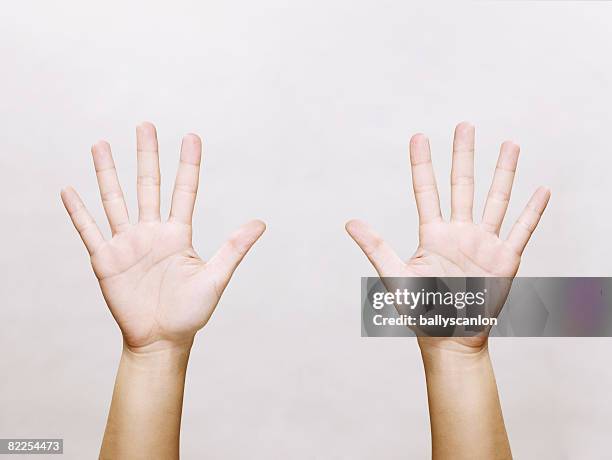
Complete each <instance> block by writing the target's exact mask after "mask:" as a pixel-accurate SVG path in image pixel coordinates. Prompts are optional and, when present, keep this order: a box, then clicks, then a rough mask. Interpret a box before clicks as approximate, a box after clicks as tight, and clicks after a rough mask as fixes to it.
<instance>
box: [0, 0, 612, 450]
mask: <svg viewBox="0 0 612 460" xmlns="http://www.w3.org/2000/svg"><path fill="white" fill-rule="evenodd" d="M611 21H612V5H611V4H609V3H606V2H594V3H589V2H559V3H557V2H548V1H546V2H453V3H434V4H431V5H426V4H424V3H423V4H419V3H417V4H411V3H410V2H403V1H401V2H400V1H397V2H390V1H380V0H377V1H348V0H342V1H339V0H327V1H318V0H317V1H309V2H299V3H298V2H286V1H280V0H279V1H269V0H266V1H259V2H248V1H225V2H211V1H207V2H202V1H200V2H195V1H193V2H186V1H178V0H175V1H172V2H163V3H155V2H152V1H148V2H142V3H134V2H113V1H105V2H95V3H94V2H82V1H70V2H66V1H65V2H45V1H39V2H28V1H24V2H12V3H10V4H7V5H5V7H4V8H3V11H2V17H1V19H0V59H1V64H2V70H1V72H0V95H1V97H0V179H1V180H0V194H1V196H2V201H1V211H2V226H1V227H0V241H1V243H0V244H1V248H2V256H1V259H0V260H1V262H0V263H1V265H0V275H1V276H0V283H1V289H2V291H1V292H2V297H1V298H2V303H1V305H0V369H1V373H2V378H1V379H0V437H2V438H7V437H22V438H23V437H62V438H64V439H65V452H66V453H65V455H64V457H65V458H70V459H83V458H95V457H96V455H97V451H98V448H99V444H100V441H101V437H102V433H103V429H104V425H105V419H106V415H107V409H108V405H109V402H110V397H111V392H112V387H113V381H114V377H115V371H116V366H117V363H118V358H119V355H120V350H121V337H120V333H119V330H118V328H117V327H116V325H115V324H114V321H113V319H112V317H111V315H110V314H109V312H108V310H107V308H106V305H105V304H104V301H103V299H102V296H101V294H100V292H99V289H98V286H97V282H96V280H95V278H94V276H93V273H92V271H91V268H90V265H89V262H88V257H87V254H86V251H85V249H84V247H83V246H82V244H81V242H80V240H79V238H78V236H77V234H76V233H75V231H74V229H73V228H72V226H71V224H70V222H69V220H68V218H67V216H66V214H65V211H64V209H63V207H62V204H61V202H60V198H59V190H60V188H61V187H62V186H64V185H68V184H70V185H73V186H74V187H75V188H76V189H77V190H78V191H79V192H80V193H81V195H82V196H83V199H84V201H85V202H86V204H87V205H88V207H89V208H90V210H91V211H92V213H93V214H94V216H95V218H96V220H97V221H98V222H99V223H100V225H101V226H102V227H104V231H105V232H106V234H108V226H107V225H106V221H105V219H104V213H103V210H102V206H101V204H100V201H99V197H98V191H97V187H96V181H95V174H94V170H93V165H92V161H91V156H90V153H89V147H90V145H91V144H92V143H94V142H95V141H96V140H98V139H100V138H103V139H106V140H108V141H109V142H110V143H111V145H112V146H113V150H114V155H115V161H116V164H117V167H118V170H119V176H120V179H121V181H122V184H123V186H124V191H125V193H126V195H127V198H128V201H129V206H130V211H131V216H132V218H133V217H135V216H136V212H135V210H136V206H135V205H136V203H135V177H136V174H135V166H136V164H135V163H136V161H135V160H136V155H135V130H134V128H135V125H136V124H137V123H138V122H140V121H142V120H150V121H153V122H154V123H156V124H157V127H158V131H159V139H160V148H161V167H162V183H163V186H162V187H163V188H162V202H163V210H162V211H163V213H167V210H168V204H169V196H170V192H171V187H172V183H173V179H174V175H175V171H176V165H177V161H178V149H179V145H180V139H181V136H182V135H183V134H184V133H187V132H191V131H193V132H197V133H199V134H200V135H201V136H202V137H203V139H204V144H205V154H204V155H205V157H204V163H203V164H204V168H203V174H202V178H201V182H200V185H201V188H200V195H199V199H198V203H197V206H196V216H195V222H194V225H195V235H194V246H195V248H196V249H197V250H198V252H199V253H200V254H201V255H203V256H204V257H208V256H210V255H211V254H212V253H213V252H214V251H215V250H216V248H217V247H218V246H219V245H220V244H221V243H222V242H223V240H224V239H225V238H226V237H227V236H228V235H229V234H230V233H231V232H232V231H233V230H234V229H235V228H236V227H237V226H239V225H240V224H241V223H243V222H245V221H247V220H248V219H251V218H261V219H263V220H265V221H266V222H267V224H268V230H267V232H266V234H265V235H264V237H263V238H262V240H261V241H260V242H259V243H257V245H256V246H255V248H254V250H253V251H252V253H250V254H249V255H248V257H247V258H246V259H245V260H244V262H243V264H242V265H241V266H240V268H239V269H238V271H237V272H236V274H235V276H234V279H233V280H232V282H231V284H230V286H229V288H228V289H227V291H226V293H225V294H224V296H223V299H222V300H221V302H220V304H219V306H218V308H217V311H216V312H215V314H214V315H213V318H212V320H211V321H210V323H209V324H208V325H207V326H206V328H205V329H204V330H203V331H201V332H200V333H199V334H198V337H197V340H196V344H195V347H194V350H193V353H192V357H191V362H190V364H189V372H188V379H187V388H186V395H185V405H184V417H183V430H182V453H183V457H184V458H186V459H199V458H215V459H218V458H227V459H244V458H249V459H289V458H290V459H374V458H375V459H400V458H426V457H427V456H428V455H430V447H429V425H428V415H427V405H426V396H425V386H424V379H423V371H422V366H421V362H420V358H419V354H418V349H417V346H416V343H415V342H414V341H413V340H412V339H392V338H390V339H374V338H373V339H365V338H361V337H360V314H359V308H360V304H359V297H360V277H361V276H368V275H373V274H374V271H373V269H372V268H371V267H370V265H369V263H368V262H367V260H366V259H365V257H364V256H363V255H362V254H361V252H360V251H359V249H358V248H357V246H356V245H354V243H353V242H352V241H351V240H350V239H349V238H348V236H347V235H346V234H345V232H344V228H343V226H344V223H345V221H346V220H348V219H350V218H353V217H359V218H362V219H365V220H367V221H368V222H370V223H371V224H372V226H374V227H375V228H376V229H377V230H378V231H379V232H380V233H381V234H383V235H384V236H385V238H386V239H387V240H388V241H389V242H390V243H391V244H392V245H393V246H394V247H395V248H396V250H397V251H398V252H399V253H400V254H401V255H402V256H403V257H409V256H410V255H411V254H412V252H413V251H414V249H415V248H416V244H417V239H416V236H417V221H416V210H415V206H414V201H413V197H412V191H411V185H410V169H409V162H408V150H407V146H408V140H409V138H410V136H411V135H412V134H414V133H416V132H419V131H422V132H425V133H427V134H428V135H429V136H430V138H431V144H432V148H433V157H434V166H435V168H436V171H437V174H438V183H439V187H440V193H441V196H442V201H443V209H444V211H445V212H446V215H447V216H448V212H447V210H448V209H449V202H450V201H449V193H448V192H449V179H448V177H449V169H450V151H451V139H452V131H453V128H454V126H455V124H456V123H458V122H460V121H462V120H470V121H471V122H472V123H474V124H475V125H476V127H477V152H476V161H477V163H476V180H477V201H476V208H475V209H476V215H477V216H479V215H480V213H481V212H482V204H483V203H484V197H485V195H486V192H487V190H488V187H489V184H490V180H491V176H492V172H493V168H494V165H495V162H496V157H497V153H498V148H499V144H500V143H501V142H502V141H503V140H505V139H513V140H515V141H517V142H518V143H520V144H521V147H522V157H521V161H520V165H519V171H518V175H517V179H516V183H515V191H514V194H513V199H512V202H511V206H510V209H509V212H508V216H507V221H506V224H505V225H504V234H507V231H508V229H509V226H510V225H511V223H512V222H513V221H514V220H515V219H516V217H517V216H518V214H519V212H520V210H521V209H522V207H523V206H524V205H525V203H526V202H527V199H528V198H529V196H530V195H531V193H532V192H533V191H534V190H535V188H536V187H537V186H538V185H540V184H542V185H547V186H549V187H550V188H551V189H552V200H551V202H550V206H549V208H548V210H547V211H546V214H545V216H544V218H543V220H542V222H541V225H540V227H539V228H538V230H537V232H536V234H535V235H534V237H533V239H532V241H531V244H530V245H529V247H528V249H527V251H526V253H525V256H524V258H523V264H522V266H521V269H520V272H519V273H520V274H521V275H524V276H529V275H535V276H556V275H565V276H587V275H591V276H606V275H610V274H611V273H612V258H611V257H610V256H609V255H610V254H612V242H611V241H610V238H609V236H610V233H611V231H612V219H611V218H610V215H611V212H612V204H611V203H610V197H611V196H612V181H610V179H609V177H610V169H611V168H612V152H611V151H610V133H611V130H610V127H611V126H612V115H611V113H612V112H611V111H610V102H611V100H612V89H611V86H610V79H611V72H612V61H611V60H610V56H611V55H612V29H611V28H610V22H611ZM491 349H492V356H493V360H494V365H495V369H496V373H497V379H498V383H499V389H500V394H501V398H502V404H503V408H504V415H505V419H506V423H507V427H508V431H509V435H510V439H511V443H512V447H513V451H514V454H515V456H516V458H520V459H566V458H567V459H601V458H605V457H607V456H609V434H610V426H611V424H612V400H611V397H610V392H609V389H610V386H611V385H612V366H610V363H611V362H612V339H606V338H604V339H496V340H493V343H492V344H491Z"/></svg>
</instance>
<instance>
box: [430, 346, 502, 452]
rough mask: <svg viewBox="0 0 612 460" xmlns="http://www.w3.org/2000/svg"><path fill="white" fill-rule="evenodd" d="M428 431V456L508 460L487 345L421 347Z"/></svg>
mask: <svg viewBox="0 0 612 460" xmlns="http://www.w3.org/2000/svg"><path fill="white" fill-rule="evenodd" d="M421 353H422V356H423V364H424V367H425V377H426V380H427V397H428V402H429V414H430V421H431V434H432V457H433V459H434V460H445V459H453V460H457V459H470V460H473V459H487V460H490V459H510V458H512V454H511V452H510V444H509V442H508V436H507V434H506V429H505V426H504V420H503V416H502V411H501V406H500V402H499V396H498V393H497V385H496V383H495V376H494V373H493V367H492V365H491V359H490V357H489V352H488V349H487V347H484V348H483V349H482V350H480V351H477V352H469V353H465V352H462V351H459V350H454V349H452V347H451V348H450V349H448V350H447V349H439V348H433V349H430V348H427V347H421Z"/></svg>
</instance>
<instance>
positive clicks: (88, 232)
mask: <svg viewBox="0 0 612 460" xmlns="http://www.w3.org/2000/svg"><path fill="white" fill-rule="evenodd" d="M61 197H62V202H63V203H64V207H65V208H66V211H68V215H70V219H71V220H72V223H73V224H74V228H76V229H77V232H79V235H80V236H81V239H82V240H83V243H85V247H86V248H87V251H88V252H89V254H93V253H94V252H96V250H97V249H98V248H99V247H100V246H102V245H103V244H104V237H103V236H102V233H100V229H99V228H98V226H97V225H96V223H95V221H94V220H93V218H92V217H91V215H90V214H89V212H88V211H87V208H86V207H85V205H84V204H83V201H82V200H81V197H79V195H78V194H77V192H76V191H75V190H74V189H73V188H72V187H66V188H65V189H63V190H62V193H61Z"/></svg>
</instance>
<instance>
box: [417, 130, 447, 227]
mask: <svg viewBox="0 0 612 460" xmlns="http://www.w3.org/2000/svg"><path fill="white" fill-rule="evenodd" d="M410 165H411V169H412V186H413V187H414V197H415V200H416V204H417V210H418V212H419V222H420V225H424V224H428V223H430V222H436V221H439V220H442V213H441V212H440V198H439V196H438V187H437V186H436V177H435V175H434V171H433V165H432V163H431V151H430V148H429V139H427V137H425V135H423V134H415V135H414V136H412V139H410Z"/></svg>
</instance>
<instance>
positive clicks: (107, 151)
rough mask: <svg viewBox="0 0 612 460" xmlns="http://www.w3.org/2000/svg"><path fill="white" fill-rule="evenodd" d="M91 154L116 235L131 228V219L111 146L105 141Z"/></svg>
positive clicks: (101, 195) (106, 210)
mask: <svg viewBox="0 0 612 460" xmlns="http://www.w3.org/2000/svg"><path fill="white" fill-rule="evenodd" d="M91 154H92V156H93V162H94V167H95V168H96V177H97V178H98V187H99V188H100V197H101V198H102V205H103V206H104V211H105V212H106V217H107V218H108V223H109V224H110V228H111V231H112V233H113V235H114V234H116V233H120V232H122V231H124V230H126V229H127V228H128V227H129V225H130V218H129V216H128V210H127V206H126V205H125V199H124V198H123V191H122V190H121V185H120V184H119V179H118V178H117V170H116V169H115V162H114V161H113V155H112V153H111V148H110V145H109V144H108V142H105V141H100V142H97V143H96V144H94V145H93V147H92V148H91Z"/></svg>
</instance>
